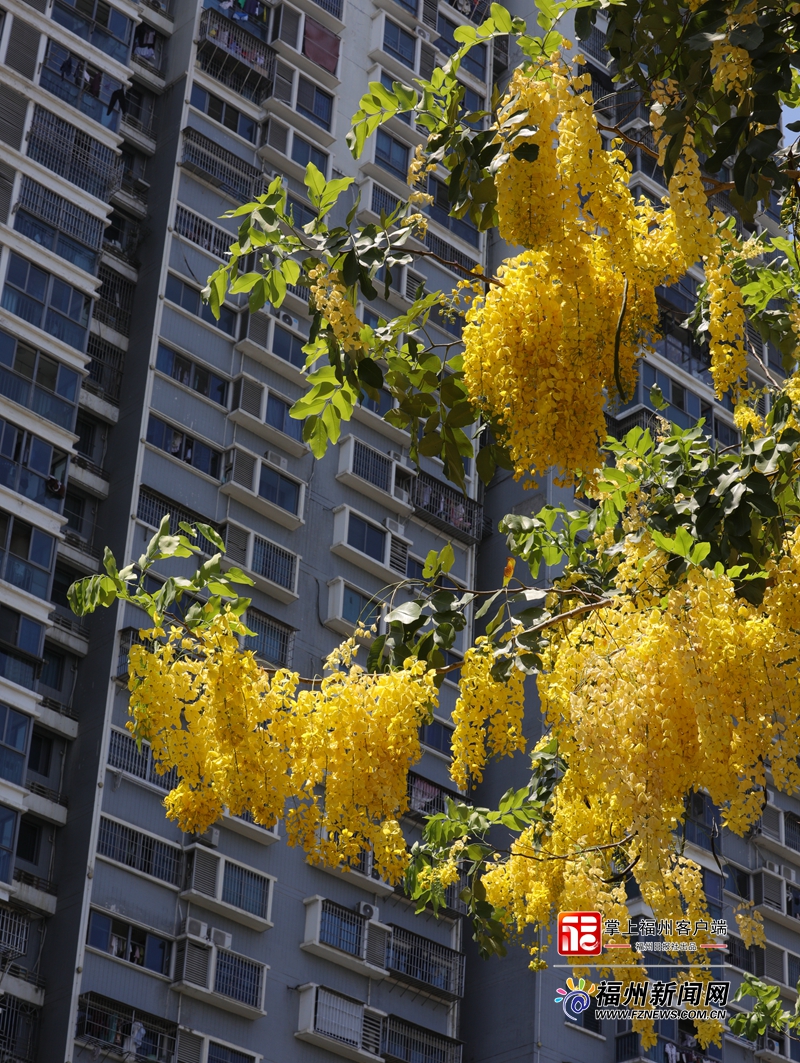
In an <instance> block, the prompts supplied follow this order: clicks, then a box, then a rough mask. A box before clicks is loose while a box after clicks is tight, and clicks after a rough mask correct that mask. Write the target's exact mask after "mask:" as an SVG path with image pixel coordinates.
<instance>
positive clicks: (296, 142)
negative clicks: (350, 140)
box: [292, 132, 328, 177]
mask: <svg viewBox="0 0 800 1063" xmlns="http://www.w3.org/2000/svg"><path fill="white" fill-rule="evenodd" d="M292 159H293V160H294V162H296V163H297V164H298V165H299V166H304V167H305V166H308V164H309V163H310V162H313V163H314V165H315V166H316V168H317V169H318V170H319V172H320V173H321V174H322V176H323V177H327V176H328V155H327V153H326V152H324V151H322V150H321V149H320V148H316V147H314V145H313V144H311V143H310V142H309V141H307V140H306V139H305V137H301V136H300V134H299V133H297V132H295V134H294V136H293V137H292Z"/></svg>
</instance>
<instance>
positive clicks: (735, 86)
mask: <svg viewBox="0 0 800 1063" xmlns="http://www.w3.org/2000/svg"><path fill="white" fill-rule="evenodd" d="M757 8H758V4H757V2H756V0H751V2H750V3H749V4H746V5H745V6H744V7H742V9H741V10H740V11H735V12H733V13H731V14H729V15H728V17H727V20H726V22H727V30H728V33H729V34H730V32H731V31H732V30H735V29H738V28H739V27H741V26H749V25H752V24H753V23H754V22H755V21H756V19H757V17H758V10H757ZM711 71H712V75H713V84H714V88H717V89H720V91H722V92H725V93H731V94H733V95H734V96H736V97H737V99H738V100H739V102H741V101H742V100H743V99H744V97H745V96H746V95H747V94H748V92H749V91H750V85H751V84H752V82H753V76H754V74H755V70H754V68H753V61H752V59H751V58H750V53H749V52H748V51H747V49H746V48H740V47H738V46H737V45H735V44H731V43H730V41H727V40H725V41H717V42H716V43H715V44H713V45H712V46H711Z"/></svg>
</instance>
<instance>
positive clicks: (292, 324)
mask: <svg viewBox="0 0 800 1063" xmlns="http://www.w3.org/2000/svg"><path fill="white" fill-rule="evenodd" d="M278 318H279V320H280V321H282V322H283V324H284V325H288V326H289V328H293V329H295V330H298V329H299V328H300V322H299V320H298V319H297V318H296V317H292V315H291V314H290V313H288V312H287V311H286V310H281V311H280V312H279V314H278Z"/></svg>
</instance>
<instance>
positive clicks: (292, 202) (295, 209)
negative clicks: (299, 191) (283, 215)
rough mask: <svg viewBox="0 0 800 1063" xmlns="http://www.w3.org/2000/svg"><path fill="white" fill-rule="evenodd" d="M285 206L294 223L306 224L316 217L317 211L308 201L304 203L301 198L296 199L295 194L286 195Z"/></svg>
mask: <svg viewBox="0 0 800 1063" xmlns="http://www.w3.org/2000/svg"><path fill="white" fill-rule="evenodd" d="M286 206H287V207H288V208H289V210H290V211H291V214H292V218H293V219H294V223H295V225H308V223H309V222H312V221H314V220H315V219H316V217H317V212H316V211H315V210H314V208H313V207H311V206H310V205H309V204H308V203H305V202H304V201H303V200H302V199H298V198H297V196H287V197H286Z"/></svg>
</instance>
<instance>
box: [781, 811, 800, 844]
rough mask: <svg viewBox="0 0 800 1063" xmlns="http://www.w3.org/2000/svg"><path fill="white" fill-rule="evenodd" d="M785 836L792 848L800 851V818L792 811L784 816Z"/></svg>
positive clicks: (786, 841)
mask: <svg viewBox="0 0 800 1063" xmlns="http://www.w3.org/2000/svg"><path fill="white" fill-rule="evenodd" d="M783 838H784V841H785V843H786V844H787V845H788V846H789V848H790V849H794V850H795V852H800V820H798V819H797V817H796V816H793V815H792V814H791V813H790V812H786V813H785V814H784V817H783Z"/></svg>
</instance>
